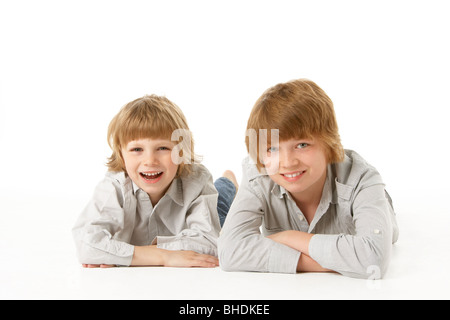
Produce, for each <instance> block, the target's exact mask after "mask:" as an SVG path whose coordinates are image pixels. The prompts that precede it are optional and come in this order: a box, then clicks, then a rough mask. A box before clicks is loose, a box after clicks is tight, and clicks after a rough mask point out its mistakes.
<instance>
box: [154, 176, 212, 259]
mask: <svg viewBox="0 0 450 320" xmlns="http://www.w3.org/2000/svg"><path fill="white" fill-rule="evenodd" d="M184 218H185V219H186V223H185V229H183V230H182V231H181V232H179V233H178V234H176V235H174V236H158V237H157V246H158V248H161V249H166V250H190V251H195V252H197V253H201V254H208V255H212V256H215V257H217V239H218V237H219V232H220V222H219V216H218V214H217V191H216V189H215V188H214V185H213V184H212V181H208V182H207V183H206V185H205V186H204V188H203V189H202V192H201V193H200V195H199V196H198V197H197V198H196V199H194V200H193V201H191V203H190V204H189V206H188V207H187V213H186V216H185V217H184Z"/></svg>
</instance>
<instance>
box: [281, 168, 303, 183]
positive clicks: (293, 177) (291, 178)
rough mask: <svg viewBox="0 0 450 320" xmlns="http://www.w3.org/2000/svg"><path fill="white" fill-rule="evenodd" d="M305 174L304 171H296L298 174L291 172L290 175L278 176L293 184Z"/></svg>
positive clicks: (282, 174)
mask: <svg viewBox="0 0 450 320" xmlns="http://www.w3.org/2000/svg"><path fill="white" fill-rule="evenodd" d="M305 172H306V170H305V171H298V172H292V173H281V174H280V175H281V176H282V177H283V178H284V179H285V180H287V181H289V182H295V181H297V180H298V179H300V178H301V177H302V176H303V174H304V173H305Z"/></svg>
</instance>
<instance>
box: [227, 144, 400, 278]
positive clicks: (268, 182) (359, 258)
mask: <svg viewBox="0 0 450 320" xmlns="http://www.w3.org/2000/svg"><path fill="white" fill-rule="evenodd" d="M345 153H346V155H345V161H344V162H342V163H338V164H330V165H328V169H327V170H328V171H327V179H326V182H325V185H324V188H323V192H322V198H321V201H320V204H319V207H318V208H317V211H316V214H315V216H314V219H313V220H312V221H311V224H309V223H308V221H307V220H306V218H305V217H304V215H303V213H302V212H301V211H300V209H299V208H298V206H297V205H296V203H295V201H294V200H293V199H292V197H291V195H290V194H289V192H288V191H286V190H285V189H284V188H283V187H281V186H279V185H277V184H276V183H275V182H273V181H272V179H270V177H269V176H267V175H265V174H262V173H260V172H258V170H257V168H256V166H255V165H254V164H250V162H249V159H248V158H247V159H246V160H244V162H243V182H242V185H241V186H240V188H239V191H238V194H237V196H236V199H235V201H234V203H233V205H232V207H231V209H230V212H229V214H228V217H227V220H226V222H225V225H224V227H223V229H222V233H221V236H220V239H219V260H220V264H221V267H222V268H223V269H224V270H226V271H260V272H279V273H295V272H296V268H297V264H298V260H299V258H300V254H301V253H300V252H298V251H297V250H294V249H292V248H290V247H287V246H285V245H282V244H279V243H277V242H275V241H272V240H270V239H268V238H266V236H268V235H271V234H274V233H278V232H281V231H286V230H298V231H303V232H308V233H312V234H315V235H314V236H313V237H312V239H311V241H310V244H309V254H310V256H311V258H313V259H314V260H315V261H317V262H318V263H319V264H320V265H321V266H322V267H324V268H327V269H331V270H334V271H336V272H339V273H341V274H343V275H346V276H350V277H358V278H368V277H371V279H374V278H380V277H382V276H383V275H384V273H385V271H386V269H387V266H388V264H389V260H390V254H391V250H392V243H394V242H396V241H397V238H398V227H397V223H396V220H395V213H394V211H393V207H392V201H391V199H390V197H389V195H388V194H387V193H386V192H385V185H384V183H383V181H382V179H381V176H380V174H379V173H378V172H377V171H376V169H375V168H374V167H372V166H371V165H369V164H368V163H367V162H366V161H365V160H364V159H363V158H362V157H361V156H360V155H358V154H357V153H356V152H354V151H351V150H346V152H345ZM261 230H262V233H261Z"/></svg>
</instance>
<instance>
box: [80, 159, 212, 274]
mask: <svg viewBox="0 0 450 320" xmlns="http://www.w3.org/2000/svg"><path fill="white" fill-rule="evenodd" d="M193 168H194V171H193V172H192V173H191V174H190V175H189V176H187V177H181V178H176V179H174V180H173V182H172V184H171V185H170V187H169V189H168V191H167V192H166V194H165V195H164V197H163V198H162V199H161V200H160V201H159V202H158V203H157V204H156V205H155V206H154V207H153V206H152V203H151V201H150V198H149V196H148V194H147V193H146V192H145V191H143V190H141V189H140V188H139V187H137V185H136V184H134V183H133V181H132V180H131V179H130V178H129V177H126V176H125V174H124V173H112V172H108V173H107V174H106V176H105V178H104V180H103V181H102V182H100V183H99V184H98V186H97V188H96V189H95V192H94V195H93V198H92V200H91V201H90V202H89V204H88V205H87V207H86V208H85V209H84V211H83V212H82V213H81V215H80V217H79V218H78V221H77V222H76V224H75V226H74V228H73V230H72V231H73V236H74V240H75V244H76V247H77V252H78V258H79V261H80V262H81V263H85V264H113V265H123V266H129V265H130V264H131V260H132V258H133V253H134V246H146V245H151V244H152V243H155V241H156V242H157V246H158V248H161V249H167V250H192V251H196V252H198V253H203V254H209V255H213V256H217V238H218V237H219V232H220V223H219V218H218V214H217V197H218V194H217V190H216V189H215V187H214V184H213V181H212V177H211V174H210V173H209V171H208V170H207V169H206V168H205V167H204V166H202V165H193Z"/></svg>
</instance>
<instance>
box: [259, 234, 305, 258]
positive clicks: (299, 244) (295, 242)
mask: <svg viewBox="0 0 450 320" xmlns="http://www.w3.org/2000/svg"><path fill="white" fill-rule="evenodd" d="M313 236H314V235H313V234H310V233H306V232H301V231H294V230H289V231H283V232H280V233H276V234H272V235H270V236H268V238H269V239H272V240H273V241H276V242H278V243H281V244H284V245H286V246H288V247H291V248H292V249H295V250H297V251H300V252H301V253H304V254H306V255H309V242H310V241H311V238H312V237H313Z"/></svg>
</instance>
